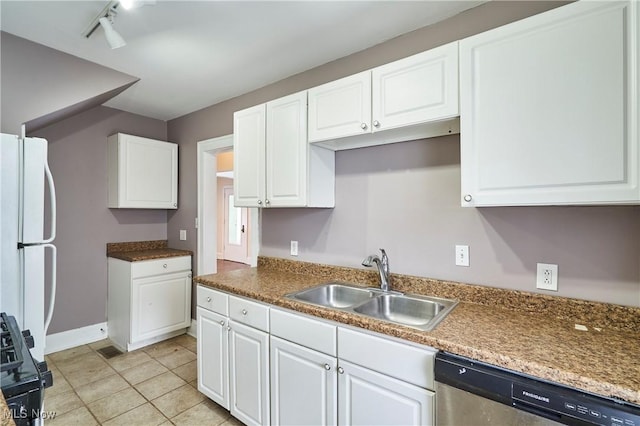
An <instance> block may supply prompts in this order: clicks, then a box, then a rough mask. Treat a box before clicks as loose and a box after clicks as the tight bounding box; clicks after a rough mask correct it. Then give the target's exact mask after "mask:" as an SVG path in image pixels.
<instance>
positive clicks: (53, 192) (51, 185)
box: [42, 161, 56, 250]
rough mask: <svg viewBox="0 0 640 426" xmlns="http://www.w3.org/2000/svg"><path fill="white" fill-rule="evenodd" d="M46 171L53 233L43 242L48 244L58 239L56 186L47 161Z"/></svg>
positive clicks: (45, 164)
mask: <svg viewBox="0 0 640 426" xmlns="http://www.w3.org/2000/svg"><path fill="white" fill-rule="evenodd" d="M44 173H45V175H46V177H47V183H48V184H49V201H50V202H51V209H50V210H51V215H50V216H51V235H50V236H49V238H47V239H46V240H44V241H42V242H43V243H44V244H48V243H51V242H52V241H53V240H55V239H56V187H55V185H54V183H53V175H52V174H51V169H50V168H49V163H48V162H47V161H45V163H44ZM54 250H55V248H54Z"/></svg>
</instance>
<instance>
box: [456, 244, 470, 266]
mask: <svg viewBox="0 0 640 426" xmlns="http://www.w3.org/2000/svg"><path fill="white" fill-rule="evenodd" d="M456 265H457V266H469V246H456Z"/></svg>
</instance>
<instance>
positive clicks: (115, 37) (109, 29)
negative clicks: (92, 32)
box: [99, 14, 127, 49]
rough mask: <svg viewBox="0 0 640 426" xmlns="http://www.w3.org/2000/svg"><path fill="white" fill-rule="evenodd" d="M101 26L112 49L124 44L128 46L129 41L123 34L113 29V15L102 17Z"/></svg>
mask: <svg viewBox="0 0 640 426" xmlns="http://www.w3.org/2000/svg"><path fill="white" fill-rule="evenodd" d="M99 22H100V26H101V27H102V29H103V30H104V36H105V38H106V39H107V43H109V46H111V48H112V49H117V48H119V47H122V46H126V44H127V42H125V41H124V39H123V38H122V36H121V35H120V34H118V32H117V31H116V30H114V29H113V15H112V14H109V15H108V16H105V17H102V18H100V20H99Z"/></svg>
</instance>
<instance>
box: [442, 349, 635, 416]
mask: <svg viewBox="0 0 640 426" xmlns="http://www.w3.org/2000/svg"><path fill="white" fill-rule="evenodd" d="M435 379H436V425H438V426H447V425H451V426H467V425H468V426H471V425H473V426H482V425H493V426H495V425H500V426H507V425H509V426H510V425H513V426H516V425H518V426H525V425H532V426H538V425H557V424H568V425H606V426H640V406H638V405H634V404H629V403H625V402H623V401H619V400H614V399H608V398H603V397H599V396H596V395H592V394H589V393H585V392H582V391H580V390H577V389H575V388H570V387H566V386H562V385H558V384H554V383H550V382H546V381H542V380H537V379H535V378H533V377H531V376H526V375H523V374H520V373H516V372H514V371H511V370H506V369H503V368H500V367H496V366H492V365H489V364H485V363H481V362H477V361H473V360H471V359H468V358H464V357H460V356H457V355H452V354H448V353H444V352H439V353H438V354H437V355H436V364H435Z"/></svg>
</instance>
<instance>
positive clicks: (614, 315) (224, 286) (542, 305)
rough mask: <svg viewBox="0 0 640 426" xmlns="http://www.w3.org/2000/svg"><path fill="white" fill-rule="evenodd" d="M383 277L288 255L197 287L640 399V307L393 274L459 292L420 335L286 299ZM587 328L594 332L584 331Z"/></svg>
mask: <svg viewBox="0 0 640 426" xmlns="http://www.w3.org/2000/svg"><path fill="white" fill-rule="evenodd" d="M376 275H377V274H375V273H371V272H369V271H363V270H359V269H351V268H341V267H330V266H327V265H316V264H309V263H305V262H291V261H286V260H284V259H275V258H260V259H259V265H258V268H250V269H241V270H235V271H230V272H226V273H222V274H212V275H204V276H198V277H196V278H194V280H195V281H196V282H197V283H200V284H202V285H205V286H210V287H213V288H217V289H220V290H224V291H227V292H230V293H234V294H238V295H241V296H246V297H250V298H253V299H257V300H261V301H263V302H266V303H269V304H272V305H276V306H281V307H284V308H288V309H292V310H295V311H299V312H302V313H306V314H310V315H314V316H318V317H321V318H324V319H328V320H334V321H337V322H341V323H344V324H348V325H352V326H357V327H361V328H364V329H368V330H371V331H375V332H378V333H382V334H387V335H390V336H395V337H399V338H402V339H406V340H409V341H412V342H416V343H419V344H424V345H428V346H431V347H434V348H436V349H440V350H444V351H448V352H451V353H454V354H458V355H462V356H466V357H469V358H473V359H476V360H479V361H483V362H487V363H489V364H493V365H497V366H501V367H504V368H508V369H511V370H515V371H518V372H522V373H525V374H529V375H532V376H535V377H539V378H542V379H545V380H549V381H553V382H556V383H560V384H564V385H568V386H573V387H576V388H578V389H582V390H584V391H587V392H591V393H595V394H598V395H602V396H606V397H613V398H616V399H621V400H625V401H628V402H632V403H635V404H640V362H638V354H639V353H640V308H633V307H624V306H619V305H610V304H604V303H597V302H587V301H580V300H575V299H566V298H560V297H550V296H544V295H536V294H533V293H525V292H519V291H511V290H502V289H495V288H488V287H483V286H475V285H465V284H460V283H451V282H446V281H435V280H428V279H424V278H419V277H409V276H402V275H392V278H393V282H392V287H393V288H394V289H395V290H399V291H405V292H411V293H418V294H420V293H421V294H428V295H432V296H438V297H448V298H455V299H458V300H459V301H460V303H459V304H458V305H457V306H456V308H455V309H454V310H453V311H452V312H451V313H450V314H449V315H448V316H447V317H446V318H445V319H444V320H443V321H442V322H441V323H440V324H439V325H438V326H437V327H436V328H435V329H434V330H432V331H428V332H426V331H420V330H415V329H412V328H408V327H403V326H399V325H394V324H390V323H386V322H383V321H379V320H376V319H373V318H366V317H362V316H358V315H355V314H351V313H348V312H343V311H337V310H333V309H329V308H323V307H319V306H314V305H309V304H306V303H302V302H296V301H293V300H290V299H286V298H284V296H285V295H286V294H288V293H291V292H294V291H298V290H301V289H303V288H308V287H312V286H315V285H318V284H322V283H325V282H327V281H328V280H332V279H333V280H339V281H344V282H350V283H359V284H362V285H367V286H371V285H375V282H376ZM576 324H580V325H584V326H586V327H587V331H581V330H578V329H576V328H575V326H576Z"/></svg>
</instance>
